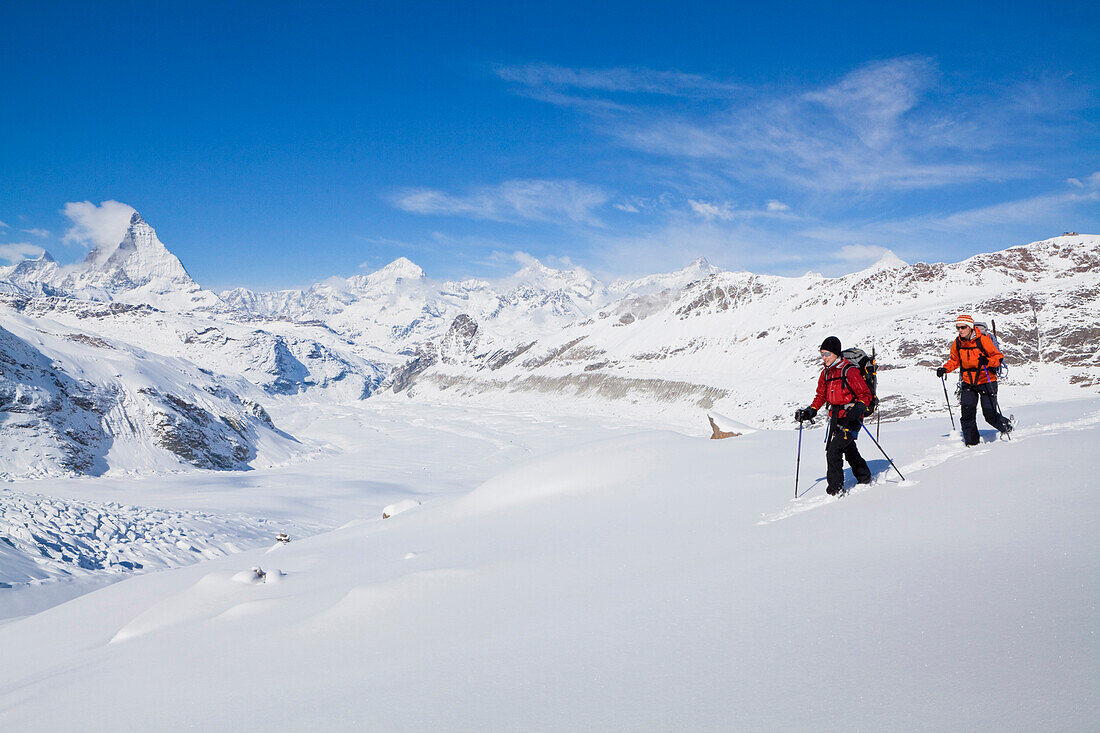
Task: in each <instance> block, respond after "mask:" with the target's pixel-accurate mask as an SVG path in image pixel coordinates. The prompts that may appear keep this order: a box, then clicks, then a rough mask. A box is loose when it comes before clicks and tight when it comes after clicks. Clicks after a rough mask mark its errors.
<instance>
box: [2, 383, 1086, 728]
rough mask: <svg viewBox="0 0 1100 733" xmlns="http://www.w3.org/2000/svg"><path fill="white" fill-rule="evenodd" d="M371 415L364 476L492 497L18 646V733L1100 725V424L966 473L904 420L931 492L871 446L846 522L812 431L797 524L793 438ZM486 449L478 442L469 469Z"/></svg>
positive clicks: (144, 593) (563, 420) (266, 554)
mask: <svg viewBox="0 0 1100 733" xmlns="http://www.w3.org/2000/svg"><path fill="white" fill-rule="evenodd" d="M371 402H375V400H373V399H372V400H371V401H368V403H364V408H365V409H367V410H368V411H366V412H361V413H360V419H361V420H362V421H363V422H362V425H363V426H364V427H365V426H367V425H371V426H373V427H374V428H375V429H377V431H378V433H379V434H380V435H381V436H382V439H383V440H384V441H386V446H387V450H386V452H385V454H384V455H380V456H376V457H375V458H374V459H371V458H370V457H369V456H368V454H365V453H364V454H363V455H362V459H361V462H359V463H358V464H357V466H358V468H359V469H365V468H369V469H370V471H371V473H370V476H371V477H372V478H373V479H375V480H384V479H385V477H386V476H392V477H394V483H396V484H402V483H405V482H414V481H415V478H413V477H412V475H413V474H412V471H413V470H414V469H415V468H416V467H429V470H428V471H425V472H424V473H426V474H428V475H429V476H431V475H438V476H443V475H446V474H447V472H448V469H450V468H451V467H452V466H453V467H454V472H455V473H456V474H457V475H458V476H460V477H465V479H466V480H474V479H475V478H476V477H477V474H478V473H479V471H484V468H481V469H478V468H477V466H485V465H491V466H494V467H495V468H494V469H493V473H492V475H490V476H484V475H483V476H482V477H481V478H477V479H476V481H474V482H473V483H469V484H467V485H466V486H465V487H461V486H454V487H453V488H451V489H448V490H446V491H443V492H441V493H439V494H438V495H435V496H422V497H421V499H422V501H421V503H420V505H418V506H415V507H413V508H410V509H408V510H407V511H404V512H402V513H400V514H397V515H396V516H394V517H392V518H390V519H385V520H383V519H381V517H380V514H379V513H376V512H377V510H378V509H379V508H380V504H379V503H378V502H377V501H369V502H367V503H368V504H369V505H370V506H369V507H366V506H363V507H361V509H363V511H356V510H355V509H354V508H353V507H354V504H353V503H352V502H347V503H345V504H344V508H345V511H344V518H345V519H351V521H349V522H347V523H346V524H345V525H344V526H342V527H340V528H338V529H334V530H333V531H330V532H327V533H325V534H320V535H316V536H313V537H310V538H306V539H300V540H299V539H295V540H294V541H292V542H291V543H290V544H289V545H286V546H281V545H280V546H271V547H269V548H268V549H266V550H265V549H257V550H249V551H247V552H244V553H242V554H238V555H233V556H230V557H226V558H221V559H216V560H211V561H209V562H205V563H202V564H201V565H193V566H190V567H186V568H181V569H175V570H168V571H163V572H158V573H151V574H144V575H139V576H136V577H132V578H130V579H129V580H126V581H124V582H121V583H117V584H114V585H112V586H109V587H106V588H102V589H100V590H98V591H96V592H94V593H90V594H88V595H85V596H82V597H80V598H77V599H75V600H73V601H70V602H69V603H66V604H63V605H60V606H57V607H55V608H52V609H50V610H48V611H44V612H42V613H38V614H36V615H33V616H30V617H27V618H23V619H19V620H15V621H12V622H9V623H8V624H6V625H4V626H0V648H3V649H4V650H5V661H6V664H4V665H2V666H0V726H3V727H4V729H11V730H21V731H76V730H81V731H86V730H88V729H96V728H102V727H105V726H110V727H111V728H113V729H119V730H143V731H157V730H165V731H169V730H170V731H175V730H181V729H186V728H195V729H201V730H209V731H222V730H224V731H235V730H242V729H252V730H264V729H271V728H281V729H301V730H363V729H376V730H502V729H503V730H560V731H576V730H591V729H597V730H607V729H616V730H620V729H630V730H807V731H808V730H980V731H1002V730H1090V729H1092V728H1093V727H1094V725H1095V721H1096V720H1097V719H1098V717H1100V684H1098V682H1100V641H1098V639H1097V636H1096V633H1095V632H1096V628H1095V626H1096V604H1097V601H1098V599H1100V572H1098V571H1100V567H1098V566H1100V552H1098V550H1100V547H1098V542H1100V540H1098V539H1097V538H1098V537H1100V532H1098V530H1100V527H1098V526H1097V525H1098V519H1100V492H1098V491H1097V489H1098V488H1100V486H1098V485H1097V479H1096V478H1095V477H1096V475H1097V470H1096V469H1097V459H1096V458H1095V452H1094V451H1093V447H1094V446H1095V445H1096V442H1097V439H1098V438H1100V399H1097V398H1095V397H1093V398H1089V399H1086V400H1077V401H1070V402H1051V403H1047V404H1042V405H1029V406H1024V407H1021V408H1019V409H1018V410H1017V411H1016V412H1017V417H1018V418H1019V424H1020V427H1019V428H1018V430H1017V431H1016V433H1015V434H1014V439H1013V440H1012V441H1002V440H998V439H996V435H995V434H994V433H992V432H991V431H985V432H984V433H983V436H984V438H985V439H986V440H987V441H988V442H986V443H983V444H982V445H981V446H979V447H977V448H974V449H970V450H967V449H965V448H963V447H962V446H961V445H960V444H959V442H958V436H957V434H954V435H952V434H949V430H948V425H947V420H946V416H945V415H942V414H941V415H938V416H936V417H935V418H932V419H924V420H918V419H907V420H903V421H901V422H898V423H893V424H890V425H884V426H883V432H882V435H881V442H882V445H883V447H884V448H886V449H887V450H889V451H890V453H891V456H892V457H893V458H894V460H895V462H897V464H898V467H899V468H900V469H901V471H902V472H903V473H904V474H905V476H906V478H907V481H904V482H902V481H900V480H899V479H898V477H897V475H896V474H895V473H894V472H892V471H890V472H887V471H886V461H885V460H884V459H883V458H882V457H881V456H880V455H878V454H877V451H876V450H875V448H874V446H873V444H871V443H870V442H869V441H868V440H867V439H866V438H861V440H860V443H861V448H862V450H863V452H864V455H865V456H867V457H868V459H869V461H870V464H871V466H872V469H873V470H874V471H875V472H876V474H877V480H876V483H875V484H874V485H872V486H870V487H866V488H862V487H861V490H860V491H857V492H853V494H852V495H850V496H849V497H846V498H842V499H827V498H824V497H823V496H822V492H823V480H822V478H821V477H822V474H823V470H822V469H823V457H822V456H821V448H820V443H819V442H818V441H819V440H820V438H821V435H822V433H821V431H820V430H810V431H809V432H807V433H805V434H804V436H803V441H804V442H803V456H802V464H803V465H802V469H803V474H802V486H803V487H804V490H805V494H804V495H803V496H802V497H801V498H799V499H792V498H791V491H792V486H793V483H794V475H793V473H794V472H793V468H794V454H795V447H796V442H795V441H796V439H797V433H796V432H794V431H792V430H789V429H787V430H761V431H756V432H752V433H750V434H747V435H745V436H742V437H740V438H731V439H727V440H721V441H711V440H706V439H705V438H703V437H701V436H702V435H705V434H706V433H707V432H709V430H701V431H700V433H699V434H696V435H688V434H684V433H678V432H670V431H654V430H641V431H639V430H637V429H636V426H629V425H625V424H619V425H618V426H612V425H608V424H601V423H600V422H599V421H598V420H596V421H589V422H576V421H574V422H572V423H571V422H570V419H569V418H567V417H552V413H548V412H544V413H542V415H541V417H542V419H543V420H545V422H543V423H541V424H540V423H536V422H535V421H534V420H531V421H523V420H516V419H515V416H514V414H513V415H512V416H509V413H508V412H507V411H503V410H502V411H500V412H499V413H491V412H487V413H485V414H483V415H478V414H474V415H470V417H469V419H468V420H465V421H464V420H461V419H458V417H457V413H454V412H450V411H449V410H451V409H452V408H438V409H437V410H436V411H433V408H431V407H429V406H425V405H421V404H416V403H415V401H410V400H407V399H404V398H398V397H392V398H387V399H384V400H378V401H377V402H376V406H374V407H370V408H366V405H367V404H369V403H371ZM374 410H378V412H372V411H374ZM413 419H420V420H422V421H423V427H424V432H423V433H417V432H415V431H410V430H408V428H409V423H410V422H411V421H412V420H413ZM387 421H389V422H387ZM701 427H702V426H701ZM428 431H430V432H428ZM448 435H449V436H451V437H447V436H448ZM510 441H514V442H510ZM402 445H403V446H404V447H403V448H402V447H401V446H402ZM427 446H431V448H432V449H431V450H429V449H427ZM459 446H481V447H480V448H476V449H474V451H475V452H474V453H473V454H470V458H471V460H470V462H469V465H468V467H463V465H464V464H463V463H462V462H461V461H456V458H457V457H458V456H460V455H461V454H462V450H461V449H460V448H459ZM509 446H513V447H509ZM436 449H438V456H437V455H436ZM524 454H526V455H528V458H526V459H523V460H520V457H521V456H522V455H524ZM494 456H495V457H494ZM433 465H434V466H435V468H431V466H433ZM350 468H351V466H350V465H347V466H345V467H344V469H343V470H350ZM340 470H341V469H339V468H333V469H332V471H331V472H330V473H329V474H326V477H325V479H324V480H323V481H320V482H318V483H319V485H318V486H317V487H316V488H317V490H319V491H320V492H322V493H323V492H324V491H325V484H327V483H328V481H329V480H333V481H337V480H339V479H340V477H341V473H340ZM1053 477H1057V480H1052V479H1053ZM344 478H348V476H347V475H346V474H345V475H344ZM850 479H851V477H850V476H849V480H850ZM96 481H97V482H101V480H98V479H97V480H96ZM410 485H414V484H411V483H410ZM70 490H73V489H70ZM273 493H276V494H281V495H283V496H284V497H285V496H289V491H288V487H286V486H284V487H281V488H278V489H276V490H275V492H273ZM207 500H208V501H217V499H209V498H208V499H207ZM273 501H278V499H273ZM380 501H382V500H381V499H380ZM384 501H386V502H387V503H392V501H393V498H392V493H391V495H390V496H388V497H386V499H384ZM259 508H260V509H262V507H259ZM367 509H369V511H366V510H367ZM2 549H3V548H2V547H0V550H2ZM254 567H255V568H262V569H263V571H264V572H265V573H266V576H265V577H266V582H259V581H258V578H257V575H256V573H255V572H254V571H253V568H254ZM0 602H2V601H0Z"/></svg>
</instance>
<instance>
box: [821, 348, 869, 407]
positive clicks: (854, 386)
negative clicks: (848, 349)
mask: <svg viewBox="0 0 1100 733" xmlns="http://www.w3.org/2000/svg"><path fill="white" fill-rule="evenodd" d="M845 381H847V382H848V387H847V388H846V387H845V386H844V382H845ZM826 402H828V403H829V406H830V407H842V406H844V405H847V404H848V403H850V402H862V403H863V406H864V408H867V407H869V406H870V404H871V390H870V389H868V388H867V382H865V381H863V375H862V374H860V373H859V367H857V366H856V365H855V364H853V363H852V362H850V361H848V360H847V359H837V360H836V361H834V362H833V365H832V366H830V367H825V368H824V369H822V370H821V376H820V377H818V378H817V396H816V397H814V401H813V402H811V403H810V407H812V408H814V409H815V410H817V409H820V407H821V406H822V405H824V404H825V403H826ZM846 413H847V411H846V410H840V411H839V412H838V413H837V417H844V416H845V414H846Z"/></svg>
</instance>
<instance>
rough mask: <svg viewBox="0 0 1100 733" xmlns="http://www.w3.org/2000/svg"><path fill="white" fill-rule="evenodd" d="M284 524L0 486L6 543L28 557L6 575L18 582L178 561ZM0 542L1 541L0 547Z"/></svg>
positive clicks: (0, 581) (253, 540)
mask: <svg viewBox="0 0 1100 733" xmlns="http://www.w3.org/2000/svg"><path fill="white" fill-rule="evenodd" d="M295 529H296V528H294V527H290V526H288V525H287V524H286V523H285V522H284V523H274V522H272V521H269V520H267V519H263V518H257V517H249V516H245V515H241V514H235V515H218V514H212V513H209V512H188V511H175V510H168V509H151V508H146V507H138V506H128V505H122V504H116V503H113V502H91V501H74V500H66V499H57V498H52V497H47V496H42V495H37V494H29V493H21V492H15V491H5V492H3V493H0V543H3V544H4V545H6V546H7V547H8V549H9V551H10V550H15V551H17V552H19V553H21V554H22V555H24V557H25V558H27V559H28V560H30V561H31V562H30V563H27V564H25V565H24V569H23V570H22V571H13V572H11V573H10V574H9V577H6V578H0V587H2V588H12V587H18V586H20V585H25V584H37V583H41V582H44V581H50V580H59V579H62V578H67V577H72V576H79V575H91V574H104V573H126V572H130V571H134V570H141V569H153V568H164V567H178V566H181V565H186V564H190V563H193V562H197V561H199V560H203V559H213V558H217V557H221V556H223V555H228V554H231V553H236V552H240V551H241V550H244V549H248V548H250V547H256V546H259V545H262V544H263V543H265V542H267V541H272V540H274V537H275V535H276V534H277V532H279V531H287V530H289V531H292V532H293V531H295ZM0 549H2V547H0Z"/></svg>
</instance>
